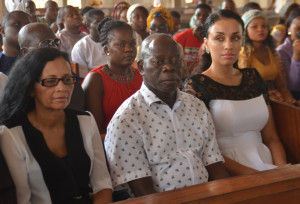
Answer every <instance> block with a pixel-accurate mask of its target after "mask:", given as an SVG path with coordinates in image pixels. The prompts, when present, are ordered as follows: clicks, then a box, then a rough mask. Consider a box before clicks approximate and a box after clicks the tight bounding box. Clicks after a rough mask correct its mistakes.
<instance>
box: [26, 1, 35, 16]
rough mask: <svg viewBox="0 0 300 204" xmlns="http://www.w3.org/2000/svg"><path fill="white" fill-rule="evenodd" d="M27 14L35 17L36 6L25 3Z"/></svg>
mask: <svg viewBox="0 0 300 204" xmlns="http://www.w3.org/2000/svg"><path fill="white" fill-rule="evenodd" d="M25 12H26V13H28V14H29V15H35V5H34V4H33V3H32V2H31V1H29V2H28V1H26V2H25Z"/></svg>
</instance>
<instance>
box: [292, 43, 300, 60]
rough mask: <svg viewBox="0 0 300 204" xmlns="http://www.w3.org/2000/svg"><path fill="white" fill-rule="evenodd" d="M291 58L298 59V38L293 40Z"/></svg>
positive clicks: (299, 54)
mask: <svg viewBox="0 0 300 204" xmlns="http://www.w3.org/2000/svg"><path fill="white" fill-rule="evenodd" d="M293 58H294V60H295V61H297V62H299V61H300V39H296V40H295V41H294V42H293Z"/></svg>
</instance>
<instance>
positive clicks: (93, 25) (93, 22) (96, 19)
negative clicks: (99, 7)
mask: <svg viewBox="0 0 300 204" xmlns="http://www.w3.org/2000/svg"><path fill="white" fill-rule="evenodd" d="M103 18H104V16H103V15H94V16H93V18H92V19H90V21H89V24H88V29H89V31H90V34H91V36H92V37H93V38H94V39H98V38H99V32H98V30H97V27H98V25H99V23H100V22H101V21H102V20H103Z"/></svg>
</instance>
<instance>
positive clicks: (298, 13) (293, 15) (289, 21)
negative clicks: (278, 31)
mask: <svg viewBox="0 0 300 204" xmlns="http://www.w3.org/2000/svg"><path fill="white" fill-rule="evenodd" d="M299 16H300V8H298V9H295V10H294V11H293V12H292V13H291V14H290V15H289V18H288V19H287V21H286V27H287V28H289V27H290V26H291V24H292V22H293V20H294V19H295V18H298V17H299Z"/></svg>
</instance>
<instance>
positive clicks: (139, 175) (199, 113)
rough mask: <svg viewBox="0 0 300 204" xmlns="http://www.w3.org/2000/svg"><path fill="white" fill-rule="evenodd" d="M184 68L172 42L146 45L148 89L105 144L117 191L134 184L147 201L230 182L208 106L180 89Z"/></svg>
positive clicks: (160, 38) (112, 127)
mask: <svg viewBox="0 0 300 204" xmlns="http://www.w3.org/2000/svg"><path fill="white" fill-rule="evenodd" d="M183 66H184V65H183V56H182V52H181V48H180V47H179V45H178V44H177V43H176V41H174V40H173V38H172V36H170V35H167V34H162V33H157V34H153V35H150V36H149V37H147V38H146V39H145V40H144V41H143V43H142V47H141V60H140V61H139V62H138V67H139V70H140V73H141V74H142V76H143V79H144V83H143V85H142V87H141V89H140V90H139V91H137V92H136V93H135V94H134V95H133V96H131V97H130V98H128V99H127V100H126V101H125V102H124V103H123V104H122V105H121V107H120V108H119V109H118V110H117V112H116V113H115V115H114V117H113V118H112V120H111V122H110V123H109V126H108V128H107V135H106V138H105V149H106V154H107V159H108V163H109V167H110V173H111V177H112V181H113V185H114V187H117V188H118V187H119V186H120V185H121V184H129V187H130V188H131V190H132V192H133V193H134V195H135V196H142V195H147V194H151V193H154V192H162V191H168V190H172V189H177V188H182V187H185V186H190V185H194V184H199V183H203V182H207V181H208V180H215V179H220V178H225V177H227V176H228V174H227V172H226V171H225V169H224V167H223V164H222V162H223V157H222V156H221V154H220V151H219V148H218V145H217V142H216V139H215V129H214V125H213V122H212V119H211V116H210V114H209V112H208V110H207V109H206V107H205V105H204V103H203V102H202V101H200V100H198V99H196V98H195V97H193V96H192V95H189V94H186V93H182V92H180V91H179V90H178V88H177V87H178V85H179V83H180V79H181V75H182V72H183Z"/></svg>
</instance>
